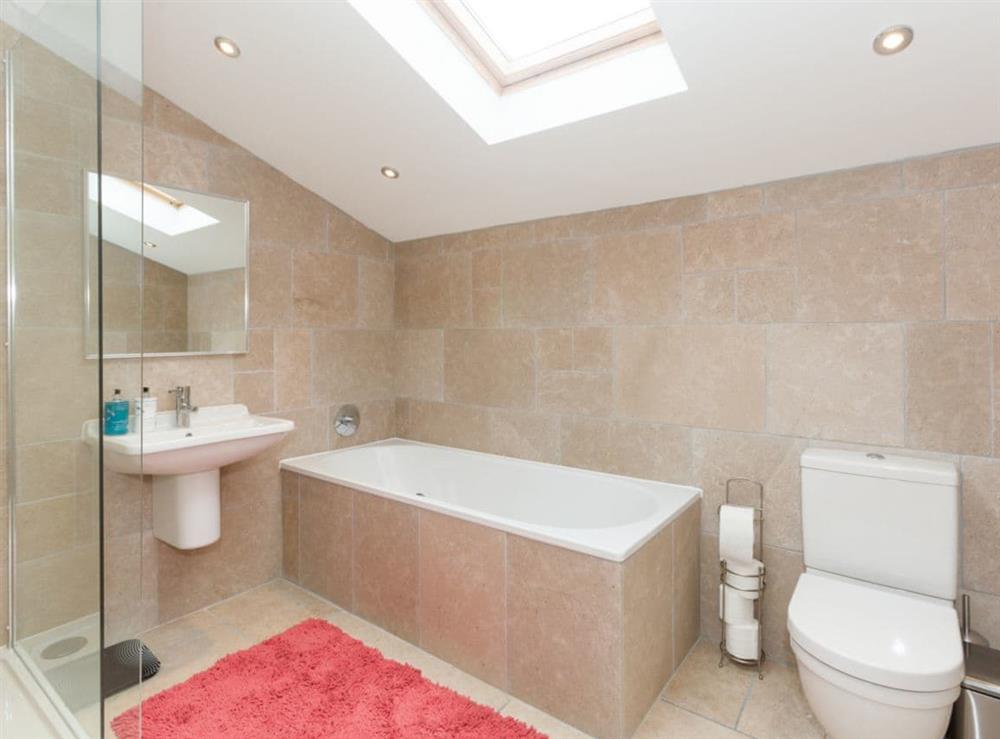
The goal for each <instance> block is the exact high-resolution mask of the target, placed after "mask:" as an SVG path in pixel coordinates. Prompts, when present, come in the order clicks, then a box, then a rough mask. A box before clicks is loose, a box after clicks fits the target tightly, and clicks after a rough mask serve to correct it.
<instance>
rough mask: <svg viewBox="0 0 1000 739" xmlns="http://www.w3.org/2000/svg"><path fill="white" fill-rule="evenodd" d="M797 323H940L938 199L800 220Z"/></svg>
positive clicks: (829, 211)
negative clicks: (801, 320) (800, 321)
mask: <svg viewBox="0 0 1000 739" xmlns="http://www.w3.org/2000/svg"><path fill="white" fill-rule="evenodd" d="M798 240H799V250H798V264H799V282H798V289H799V300H800V305H799V317H800V318H801V319H803V320H807V321H900V320H936V319H940V318H942V317H943V313H944V305H943V299H944V294H943V290H942V287H943V279H944V278H943V269H942V268H943V261H942V259H941V257H940V252H941V240H942V217H941V199H940V198H939V197H938V196H936V195H914V196H909V197H905V198H895V199H890V200H880V201H878V202H874V203H861V204H844V205H833V206H828V207H825V208H820V209H813V210H805V211H801V212H799V214H798Z"/></svg>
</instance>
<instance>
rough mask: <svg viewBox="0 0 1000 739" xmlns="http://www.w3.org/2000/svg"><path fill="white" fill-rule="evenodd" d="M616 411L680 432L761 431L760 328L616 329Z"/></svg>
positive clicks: (762, 356)
mask: <svg viewBox="0 0 1000 739" xmlns="http://www.w3.org/2000/svg"><path fill="white" fill-rule="evenodd" d="M615 346H616V357H615V411H616V412H617V413H620V414H622V415H625V416H630V417H632V418H640V419H644V420H649V421H663V422H666V423H677V424H681V425H685V426H706V427H710V428H729V429H735V430H747V431H759V430H762V429H763V426H764V329H763V328H760V327H756V326H735V325H699V326H694V325H692V326H668V327H664V328H619V329H616V333H615Z"/></svg>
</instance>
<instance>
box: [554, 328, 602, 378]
mask: <svg viewBox="0 0 1000 739" xmlns="http://www.w3.org/2000/svg"><path fill="white" fill-rule="evenodd" d="M613 358H614V333H613V332H612V331H611V329H609V328H575V329H573V369H576V370H610V369H611V368H612V366H613V364H614V363H613V361H612V360H613ZM539 364H540V365H541V366H542V367H543V368H545V369H568V368H566V367H561V368H559V367H546V366H545V364H544V363H543V362H541V361H540V362H539Z"/></svg>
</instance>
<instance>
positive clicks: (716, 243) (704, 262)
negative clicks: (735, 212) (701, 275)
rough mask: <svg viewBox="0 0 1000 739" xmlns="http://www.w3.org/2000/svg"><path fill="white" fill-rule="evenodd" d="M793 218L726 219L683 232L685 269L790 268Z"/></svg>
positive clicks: (787, 216) (704, 270)
mask: <svg viewBox="0 0 1000 739" xmlns="http://www.w3.org/2000/svg"><path fill="white" fill-rule="evenodd" d="M794 255H795V218H794V216H792V215H791V214H787V213H775V214H768V215H760V216H745V217H741V218H727V219H725V220H721V221H709V222H708V223H699V224H695V225H693V226H686V227H685V228H684V269H685V270H686V271H688V272H712V271H715V270H723V269H763V268H768V267H785V266H789V265H791V263H792V261H793V259H794Z"/></svg>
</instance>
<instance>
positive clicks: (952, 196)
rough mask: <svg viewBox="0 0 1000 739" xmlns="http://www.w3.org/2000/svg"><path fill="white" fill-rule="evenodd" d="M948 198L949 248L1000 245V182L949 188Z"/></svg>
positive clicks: (945, 199)
mask: <svg viewBox="0 0 1000 739" xmlns="http://www.w3.org/2000/svg"><path fill="white" fill-rule="evenodd" d="M998 179H1000V178H998ZM944 202H945V223H946V226H947V233H948V248H949V249H994V250H995V249H996V248H997V246H998V245H1000V185H986V186H984V187H973V188H969V189H966V190H955V191H952V192H946V193H945V194H944Z"/></svg>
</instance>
